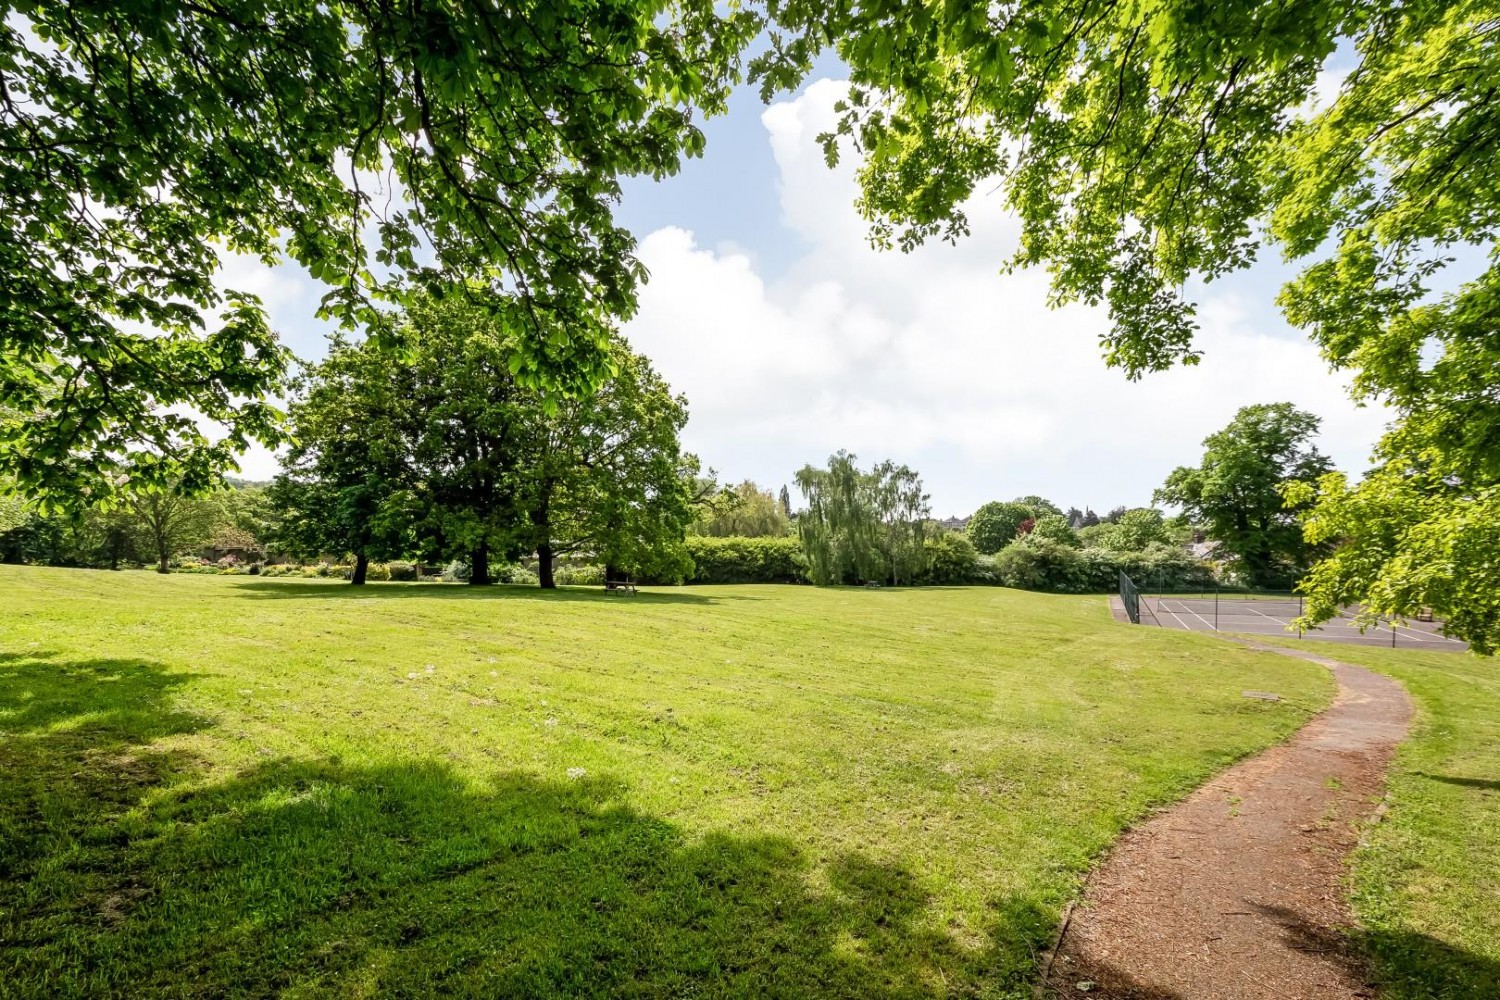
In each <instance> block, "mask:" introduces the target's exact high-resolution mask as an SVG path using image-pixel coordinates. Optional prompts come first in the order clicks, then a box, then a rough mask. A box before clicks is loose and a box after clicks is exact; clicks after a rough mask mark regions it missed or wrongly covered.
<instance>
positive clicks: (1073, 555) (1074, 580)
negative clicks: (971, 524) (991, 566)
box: [995, 536, 1214, 594]
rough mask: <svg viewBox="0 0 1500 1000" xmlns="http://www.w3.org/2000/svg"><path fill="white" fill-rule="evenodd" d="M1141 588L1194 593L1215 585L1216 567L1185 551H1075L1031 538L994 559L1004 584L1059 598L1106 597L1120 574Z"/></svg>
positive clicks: (1152, 548) (1157, 546)
mask: <svg viewBox="0 0 1500 1000" xmlns="http://www.w3.org/2000/svg"><path fill="white" fill-rule="evenodd" d="M1121 570H1123V571H1124V572H1125V573H1127V574H1128V575H1129V576H1130V578H1131V580H1133V581H1134V582H1135V585H1136V586H1137V587H1140V588H1141V589H1142V590H1196V589H1198V588H1201V587H1211V586H1213V584H1214V573H1213V567H1212V566H1210V565H1209V564H1208V563H1206V562H1203V561H1201V560H1199V559H1196V558H1194V557H1193V555H1192V553H1190V552H1188V551H1187V550H1186V549H1180V548H1177V547H1176V546H1172V545H1161V544H1154V545H1149V546H1147V547H1146V548H1145V549H1144V550H1142V551H1140V552H1111V551H1109V550H1107V549H1082V550H1080V549H1075V548H1072V547H1071V546H1068V545H1064V544H1062V543H1060V542H1055V541H1053V540H1051V539H1048V538H1037V537H1034V536H1027V537H1026V538H1019V539H1017V540H1016V541H1014V542H1011V543H1010V544H1009V545H1007V546H1006V547H1005V548H1003V549H1001V550H1000V553H999V554H998V555H997V556H995V576H996V578H997V580H996V582H998V583H999V584H1000V585H1001V586H1004V587H1018V588H1020V589H1022V590H1045V591H1050V592H1052V593H1057V594H1102V593H1108V592H1110V591H1113V590H1114V589H1116V588H1117V587H1118V586H1119V582H1120V571H1121Z"/></svg>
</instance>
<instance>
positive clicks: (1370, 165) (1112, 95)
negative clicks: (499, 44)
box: [753, 0, 1500, 603]
mask: <svg viewBox="0 0 1500 1000" xmlns="http://www.w3.org/2000/svg"><path fill="white" fill-rule="evenodd" d="M769 12H770V15H771V17H772V19H773V20H774V22H775V23H776V24H777V26H778V28H779V31H778V33H777V36H776V41H777V44H775V45H773V46H772V47H771V48H770V49H769V50H768V51H767V52H766V53H765V54H764V55H762V56H761V57H759V58H758V59H757V60H756V62H755V63H754V65H753V72H754V73H755V74H757V75H758V76H759V77H760V78H761V80H762V84H763V90H764V92H765V93H768V94H769V93H771V92H773V91H774V90H776V89H778V88H784V87H790V86H794V85H795V84H796V83H797V82H799V81H800V80H801V78H802V77H803V75H804V74H805V73H806V72H807V70H808V68H809V67H810V66H811V65H812V60H813V58H814V57H815V56H816V54H817V52H818V50H819V49H821V48H822V47H823V46H824V45H829V44H831V45H834V46H836V47H837V50H838V54H839V56H840V57H841V59H842V60H843V63H844V65H845V66H847V67H848V69H849V75H850V79H851V81H852V83H853V87H852V91H851V94H850V97H849V99H848V100H847V101H846V102H845V103H844V105H843V106H842V108H841V110H842V118H841V120H840V122H839V123H838V125H837V126H836V127H835V128H834V129H832V130H831V131H830V133H829V134H828V135H826V136H824V137H823V138H824V142H825V151H826V154H827V157H828V159H829V160H830V162H836V161H837V160H838V158H839V156H840V146H841V144H844V143H852V145H853V146H854V148H855V149H856V151H857V152H858V153H860V154H861V155H862V157H863V164H862V168H861V172H860V183H861V197H860V203H859V204H860V209H861V211H862V212H863V213H864V214H865V216H866V217H867V218H869V219H870V220H871V221H872V223H873V229H872V236H873V237H874V239H875V240H876V241H877V242H879V243H882V244H884V245H899V246H901V247H902V248H903V249H910V248H912V247H914V246H916V245H918V244H920V243H922V242H923V241H925V240H927V239H930V238H933V237H942V238H946V239H957V238H960V237H961V236H963V235H964V234H965V233H967V231H968V222H967V219H966V218H965V215H964V208H965V206H966V204H968V203H969V202H968V200H969V198H970V196H971V195H973V194H974V193H975V192H976V190H978V189H980V188H982V189H983V190H985V191H989V190H992V189H994V188H995V187H996V186H997V184H996V177H997V176H998V178H999V183H998V187H999V188H1000V189H1001V190H1002V191H1003V192H1004V202H1005V204H1004V206H1003V207H1004V208H1005V209H1008V210H1012V211H1014V212H1015V213H1016V214H1017V215H1018V216H1019V217H1020V220H1021V236H1020V239H1019V241H1018V249H1017V251H1016V252H1015V254H1014V256H1013V257H1012V258H1011V259H1010V260H1009V262H1008V265H1009V266H1010V267H1012V268H1024V267H1030V266H1033V265H1041V266H1044V267H1045V268H1046V270H1047V273H1048V274H1049V275H1050V276H1051V282H1052V292H1053V300H1054V301H1055V302H1058V303H1067V302H1072V301H1082V302H1087V303H1090V304H1099V303H1104V304H1106V305H1107V306H1108V309H1109V316H1110V321H1111V322H1110V330H1109V333H1108V334H1107V335H1106V337H1105V341H1104V348H1105V353H1106V357H1107V359H1108V361H1109V363H1110V364H1113V365H1117V366H1119V367H1121V368H1122V369H1124V371H1125V373H1126V374H1127V375H1128V376H1129V377H1131V378H1137V377H1139V376H1140V375H1142V374H1143V373H1145V372H1148V371H1154V370H1160V369H1164V368H1167V367H1170V366H1171V365H1173V364H1176V363H1179V362H1180V363H1188V364H1191V363H1194V362H1196V361H1197V359H1198V349H1197V346H1196V344H1195V342H1194V338H1195V335H1196V320H1195V310H1194V307H1193V304H1192V303H1191V302H1190V301H1187V300H1186V299H1185V297H1184V289H1187V288H1193V287H1201V284H1202V283H1204V282H1207V281H1208V280H1211V279H1213V278H1216V277H1219V276H1222V275H1225V274H1228V273H1230V272H1232V271H1236V270H1240V269H1243V268H1246V267H1249V266H1250V265H1252V264H1253V263H1254V262H1255V261H1256V260H1258V259H1260V258H1261V257H1263V256H1264V255H1266V253H1267V251H1268V250H1270V251H1273V252H1275V253H1279V255H1280V256H1281V257H1283V258H1284V259H1287V260H1289V261H1291V262H1293V263H1294V264H1295V265H1296V266H1297V268H1298V270H1297V271H1296V272H1295V273H1294V276H1293V277H1292V278H1291V280H1290V281H1289V282H1288V284H1287V285H1286V286H1285V287H1284V288H1283V289H1282V292H1281V295H1280V298H1279V303H1280V305H1281V307H1282V309H1283V311H1284V313H1285V315H1286V317H1287V319H1288V320H1289V321H1290V322H1291V323H1293V324H1294V325H1297V326H1300V327H1302V328H1304V329H1306V330H1308V331H1309V332H1310V334H1311V336H1312V338H1313V340H1314V341H1315V343H1316V344H1317V345H1318V346H1319V347H1320V348H1321V350H1322V352H1323V355H1324V357H1325V358H1326V359H1327V360H1328V361H1329V362H1330V363H1331V364H1332V365H1334V366H1335V367H1336V368H1339V369H1345V370H1348V371H1350V372H1351V373H1352V374H1353V384H1354V389H1355V392H1356V395H1357V396H1358V397H1359V398H1361V399H1380V400H1382V401H1383V402H1385V403H1387V404H1388V405H1390V406H1391V407H1392V409H1393V410H1394V411H1395V415H1396V420H1395V423H1394V424H1393V427H1392V432H1391V434H1390V436H1389V437H1388V438H1387V440H1386V441H1385V442H1384V443H1383V444H1382V446H1381V459H1382V462H1384V463H1386V464H1387V466H1388V468H1389V474H1388V475H1384V476H1380V477H1376V478H1374V479H1372V480H1370V481H1369V482H1368V486H1363V485H1361V486H1353V487H1349V486H1347V485H1346V486H1345V487H1342V488H1339V489H1334V490H1332V491H1331V492H1328V493H1324V494H1314V497H1316V498H1318V499H1317V500H1316V502H1319V503H1322V502H1327V503H1328V504H1330V506H1329V507H1328V509H1327V510H1326V511H1325V512H1324V514H1323V515H1321V516H1322V523H1324V524H1333V523H1336V522H1338V521H1339V520H1340V519H1341V518H1342V517H1343V516H1344V513H1345V512H1346V511H1347V510H1348V509H1349V506H1348V504H1349V503H1355V504H1366V503H1367V504H1368V505H1369V506H1370V507H1371V508H1383V507H1385V506H1386V505H1388V504H1389V503H1390V502H1391V501H1392V499H1393V497H1396V496H1404V497H1411V496H1412V494H1411V493H1410V492H1408V491H1405V490H1396V491H1393V490H1392V488H1391V486H1392V483H1393V482H1395V480H1396V479H1398V478H1399V477H1401V476H1404V475H1415V476H1417V477H1418V478H1419V479H1420V480H1421V482H1422V483H1423V485H1422V486H1421V487H1420V488H1418V489H1417V495H1420V496H1422V497H1424V499H1423V501H1422V502H1421V503H1417V502H1415V500H1413V501H1412V502H1411V503H1410V504H1409V505H1408V506H1407V513H1406V514H1405V515H1403V518H1404V522H1403V523H1409V524H1411V525H1413V526H1415V525H1417V524H1422V525H1427V526H1429V528H1430V529H1431V531H1432V532H1437V531H1438V530H1439V529H1440V528H1441V526H1442V525H1445V524H1446V525H1453V524H1457V523H1459V522H1461V521H1462V522H1465V523H1471V522H1472V520H1473V518H1474V517H1476V516H1478V515H1479V514H1480V513H1482V512H1483V511H1484V510H1485V509H1486V508H1485V506H1484V504H1485V501H1484V500H1482V499H1481V498H1483V497H1485V496H1488V495H1489V492H1490V491H1491V490H1493V489H1495V488H1496V487H1497V486H1500V468H1497V465H1500V458H1497V457H1496V456H1500V406H1496V405H1495V396H1494V386H1496V385H1497V384H1500V327H1497V326H1496V324H1495V322H1494V317H1495V315H1496V314H1497V312H1500V259H1497V258H1496V256H1495V254H1494V253H1493V251H1494V249H1495V246H1496V235H1497V230H1500V183H1496V176H1495V173H1494V171H1493V170H1492V169H1491V165H1492V164H1493V163H1494V162H1495V159H1496V156H1497V154H1500V128H1497V127H1496V116H1497V104H1496V102H1495V100H1494V95H1493V80H1494V79H1495V78H1496V77H1497V76H1500V46H1497V45H1496V44H1495V27H1494V25H1495V21H1494V5H1493V4H1492V3H1489V2H1486V0H1457V2H1452V0H1413V2H1406V3H1377V4H1366V3H1358V2H1355V0H1331V2H1328V3H1318V4H1312V5H1309V4H1290V5H1289V4H1284V3H1280V2H1276V0H1246V2H1243V3H1236V4H1208V5H1202V4H1200V5H1182V4H1109V3H1099V2H1091V0H1084V2H1082V3H1063V2H1058V0H1042V2H1039V3H1029V4H1025V5H1021V6H1000V7H993V8H979V7H974V6H973V5H966V4H947V5H943V4H936V5H918V6H915V7H913V6H912V5H906V4H898V3H895V2H891V0H885V2H881V0H876V2H870V3H860V4H826V3H822V2H817V0H771V2H770V4H769ZM1336 53H1337V58H1338V60H1339V61H1340V62H1344V61H1345V60H1347V62H1348V63H1350V64H1352V65H1350V66H1349V67H1348V68H1349V72H1348V73H1347V74H1346V75H1344V76H1343V77H1342V82H1341V83H1340V84H1339V85H1338V89H1337V92H1336V93H1335V94H1324V95H1319V90H1320V87H1321V86H1322V84H1323V82H1324V81H1325V80H1326V79H1327V74H1325V73H1324V71H1325V70H1328V69H1330V68H1331V67H1330V62H1331V60H1332V58H1333V57H1334V56H1335V54H1336ZM1320 96H1321V97H1322V98H1323V99H1322V100H1321V102H1320V101H1319V100H1318V98H1319V97H1320ZM986 204H994V203H993V202H986ZM999 210H1001V206H997V208H996V211H999ZM1455 251H1457V252H1455ZM1480 262H1482V263H1481V266H1480V267H1479V268H1478V269H1477V273H1476V274H1475V275H1474V276H1473V277H1469V278H1467V279H1466V280H1464V279H1462V278H1460V277H1456V276H1454V272H1455V270H1457V269H1462V268H1469V267H1472V266H1473V265H1474V264H1476V263H1480ZM1190 279H1196V280H1190ZM1440 284H1447V285H1448V286H1449V287H1450V289H1451V290H1450V291H1448V292H1447V293H1446V294H1443V295H1440V296H1437V295H1433V294H1431V293H1432V290H1433V289H1434V288H1435V287H1440ZM1429 470H1430V471H1431V476H1428V471H1429ZM1428 484H1441V485H1430V486H1429V485H1428ZM1364 489H1368V490H1369V491H1370V493H1369V495H1368V497H1367V498H1365V499H1360V500H1350V499H1349V498H1347V497H1346V496H1345V492H1346V491H1347V492H1354V493H1357V492H1359V491H1361V490H1364ZM1429 490H1430V492H1429ZM1309 502H1314V501H1313V500H1311V499H1310V500H1309ZM1421 537H1427V536H1426V533H1425V532H1419V533H1415V534H1413V533H1409V532H1398V533H1397V536H1396V537H1395V538H1393V539H1392V541H1391V542H1390V544H1389V545H1388V546H1386V547H1383V548H1382V549H1381V550H1380V559H1379V560H1378V562H1377V564H1374V565H1372V566H1371V567H1370V568H1369V569H1367V570H1364V571H1361V572H1360V574H1359V575H1358V577H1357V578H1356V577H1354V576H1348V577H1343V579H1344V580H1345V584H1344V585H1343V586H1344V589H1343V590H1342V591H1341V592H1342V593H1343V594H1344V596H1359V597H1360V599H1361V600H1369V601H1371V602H1372V603H1378V602H1382V601H1385V600H1387V599H1388V594H1389V590H1388V588H1387V589H1386V591H1385V592H1382V588H1385V587H1386V583H1382V581H1383V580H1384V581H1387V582H1389V579H1390V577H1389V574H1390V572H1391V571H1392V570H1393V568H1394V567H1395V566H1397V565H1403V564H1411V563H1414V561H1415V560H1417V559H1425V558H1428V557H1429V556H1430V555H1431V552H1430V551H1429V550H1427V549H1424V548H1421V547H1420V546H1419V538H1421ZM1408 546H1410V547H1408ZM1482 558H1483V557H1482V555H1481V550H1480V549H1457V550H1454V551H1453V553H1452V561H1451V563H1450V564H1449V565H1450V570H1449V572H1450V573H1451V574H1453V575H1455V576H1459V577H1463V576H1470V575H1471V576H1472V579H1473V580H1474V582H1475V583H1476V584H1477V583H1478V582H1480V581H1482V580H1483V579H1485V578H1486V574H1487V573H1488V569H1487V564H1485V563H1483V562H1482V561H1481V562H1473V561H1472V560H1475V559H1482ZM1380 567H1386V568H1380ZM1343 572H1344V573H1349V572H1352V563H1345V568H1344V570H1343Z"/></svg>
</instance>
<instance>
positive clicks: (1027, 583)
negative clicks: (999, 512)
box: [995, 535, 1089, 594]
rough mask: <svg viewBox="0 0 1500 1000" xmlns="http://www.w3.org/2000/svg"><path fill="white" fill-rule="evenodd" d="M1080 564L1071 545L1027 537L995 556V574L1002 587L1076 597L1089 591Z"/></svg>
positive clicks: (1081, 560) (1039, 537) (1016, 541)
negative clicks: (1045, 591) (1075, 595)
mask: <svg viewBox="0 0 1500 1000" xmlns="http://www.w3.org/2000/svg"><path fill="white" fill-rule="evenodd" d="M1083 563H1084V560H1083V558H1082V556H1081V555H1080V554H1079V553H1078V551H1077V550H1075V549H1074V548H1073V547H1072V546H1070V545H1064V544H1063V543H1062V542H1057V541H1053V540H1052V539H1050V538H1044V537H1041V536H1039V535H1027V536H1026V537H1024V538H1018V539H1016V540H1015V541H1013V542H1011V543H1010V544H1009V545H1007V546H1006V547H1005V548H1003V549H1001V550H1000V552H999V553H998V554H997V555H996V556H995V575H996V577H997V578H998V579H999V581H1000V583H1001V585H1002V586H1005V587H1019V588H1020V589H1022V590H1050V591H1054V592H1056V593H1060V594H1079V593H1085V592H1087V591H1088V590H1089V586H1088V582H1089V581H1088V572H1087V570H1086V569H1085V567H1084V564H1083Z"/></svg>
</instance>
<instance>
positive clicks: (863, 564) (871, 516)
mask: <svg viewBox="0 0 1500 1000" xmlns="http://www.w3.org/2000/svg"><path fill="white" fill-rule="evenodd" d="M856 462H857V458H856V456H854V455H851V454H849V453H848V452H846V451H840V452H838V453H836V454H834V455H831V456H830V457H829V459H828V467H827V468H826V469H818V468H814V467H813V466H811V465H809V466H806V467H804V468H803V469H802V470H801V471H800V472H798V473H797V487H798V489H800V490H801V491H802V496H803V497H804V499H805V500H806V501H807V509H806V510H804V511H803V512H802V513H800V514H799V515H798V517H797V534H798V537H800V538H801V540H802V547H803V550H804V552H805V553H806V555H807V562H808V576H809V578H810V579H811V580H812V581H813V583H815V584H817V585H818V586H830V585H835V584H841V583H883V582H890V583H896V584H900V583H912V582H914V580H915V579H916V578H917V577H918V576H919V575H920V574H921V573H922V572H923V570H924V569H925V568H926V559H927V551H926V546H925V544H924V541H925V538H926V532H927V519H928V516H929V515H930V513H931V511H930V510H929V509H928V506H927V499H928V498H927V494H925V493H924V492H923V491H922V480H921V477H919V476H918V475H917V474H916V473H915V472H913V471H912V470H911V469H909V468H907V467H906V466H904V465H896V464H895V463H894V462H889V461H887V462H881V463H880V464H879V465H877V466H875V467H874V468H873V469H871V470H870V471H868V472H866V471H864V470H862V469H860V468H859V466H858V465H857V464H856Z"/></svg>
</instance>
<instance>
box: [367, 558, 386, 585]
mask: <svg viewBox="0 0 1500 1000" xmlns="http://www.w3.org/2000/svg"><path fill="white" fill-rule="evenodd" d="M390 578H391V567H390V566H389V565H387V564H386V563H370V565H369V566H368V567H366V569H365V579H366V580H367V581H369V582H370V583H385V582H386V581H387V580H389V579H390Z"/></svg>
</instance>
